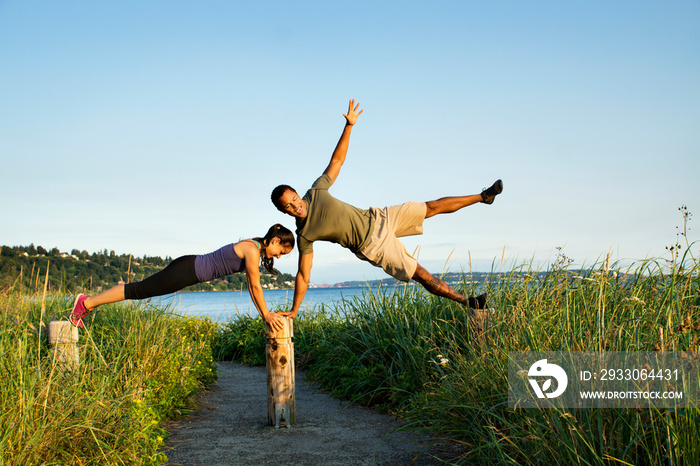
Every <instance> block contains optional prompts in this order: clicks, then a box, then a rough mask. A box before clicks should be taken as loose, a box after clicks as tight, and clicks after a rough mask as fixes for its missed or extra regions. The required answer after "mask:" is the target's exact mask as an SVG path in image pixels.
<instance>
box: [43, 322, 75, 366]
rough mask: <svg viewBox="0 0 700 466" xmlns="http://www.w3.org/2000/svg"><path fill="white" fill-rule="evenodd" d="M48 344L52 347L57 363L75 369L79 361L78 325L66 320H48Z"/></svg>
mask: <svg viewBox="0 0 700 466" xmlns="http://www.w3.org/2000/svg"><path fill="white" fill-rule="evenodd" d="M49 344H50V345H51V346H53V347H54V351H56V361H57V362H58V363H59V364H61V365H63V366H64V367H66V368H67V369H77V367H78V364H79V363H80V356H79V353H78V327H76V326H75V325H73V324H71V323H70V322H68V321H66V320H54V321H51V322H49Z"/></svg>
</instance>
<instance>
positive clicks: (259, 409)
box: [164, 362, 446, 466]
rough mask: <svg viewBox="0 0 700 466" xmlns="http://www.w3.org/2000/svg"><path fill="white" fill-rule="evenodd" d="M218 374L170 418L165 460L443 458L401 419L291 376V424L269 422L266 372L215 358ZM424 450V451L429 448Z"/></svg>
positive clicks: (327, 463) (208, 465) (210, 465)
mask: <svg viewBox="0 0 700 466" xmlns="http://www.w3.org/2000/svg"><path fill="white" fill-rule="evenodd" d="M218 374H219V380H218V382H217V383H216V384H215V385H214V386H213V387H212V389H211V390H209V391H207V392H206V393H205V394H203V395H202V396H201V397H200V398H199V400H198V402H199V408H198V409H197V410H196V411H195V412H194V413H193V414H192V415H190V416H187V417H185V418H183V419H180V420H178V421H177V422H170V423H168V425H167V427H168V430H169V432H170V438H169V439H168V442H167V444H166V445H165V448H164V451H165V453H166V454H167V455H168V458H169V459H170V462H169V463H168V464H170V465H181V466H189V465H197V466H200V465H204V466H219V465H227V466H228V465H255V466H260V465H273V464H274V465H294V466H297V465H313V466H317V465H324V466H333V465H343V466H346V465H391V466H401V465H409V464H410V465H416V466H425V465H435V464H441V465H444V464H445V463H444V462H442V461H439V460H438V459H437V458H436V456H434V455H435V454H440V456H444V455H445V454H446V450H444V449H437V447H435V446H433V447H432V449H431V445H432V443H431V442H430V440H429V439H428V438H426V437H422V436H419V435H417V434H413V433H409V432H395V431H396V430H397V429H398V428H399V427H401V423H400V422H399V421H398V420H396V419H395V418H394V417H391V416H386V415H383V414H380V413H378V412H376V411H373V410H370V409H365V408H362V407H359V406H356V405H354V404H351V403H347V402H341V401H338V400H337V399H334V398H331V397H330V396H329V395H328V394H327V393H326V392H322V391H319V390H316V389H315V388H314V387H313V386H309V385H308V384H307V382H306V380H305V378H304V374H303V373H299V372H297V374H296V397H297V399H296V422H297V423H296V425H295V426H293V427H292V428H289V429H287V428H284V427H282V428H279V429H276V428H274V427H269V426H268V425H267V394H266V389H267V386H266V371H265V368H264V367H250V366H244V365H241V364H238V363H230V362H221V363H218ZM428 450H430V451H428Z"/></svg>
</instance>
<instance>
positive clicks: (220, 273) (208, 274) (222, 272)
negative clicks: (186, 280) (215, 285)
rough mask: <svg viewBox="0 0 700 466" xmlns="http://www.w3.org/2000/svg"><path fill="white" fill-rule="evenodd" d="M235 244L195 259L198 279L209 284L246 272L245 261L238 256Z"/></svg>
mask: <svg viewBox="0 0 700 466" xmlns="http://www.w3.org/2000/svg"><path fill="white" fill-rule="evenodd" d="M233 246H234V243H231V244H227V245H226V246H224V247H223V248H219V249H217V250H216V251H214V252H210V253H209V254H201V255H199V256H197V257H195V259H194V272H195V274H197V278H198V279H199V280H201V281H203V282H208V281H210V280H214V279H216V278H221V277H224V276H226V275H231V274H233V273H238V272H243V271H244V270H245V260H244V259H241V258H240V257H238V256H237V255H236V251H234V250H233Z"/></svg>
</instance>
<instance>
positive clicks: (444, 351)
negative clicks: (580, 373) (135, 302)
mask: <svg viewBox="0 0 700 466" xmlns="http://www.w3.org/2000/svg"><path fill="white" fill-rule="evenodd" d="M688 251H689V249H686V252H685V254H684V255H680V254H679V249H675V248H674V249H673V250H671V253H672V259H671V260H669V261H644V262H640V263H638V264H634V265H632V266H631V267H627V268H625V269H621V268H620V267H618V266H617V265H616V264H605V263H602V264H595V265H594V266H592V267H590V268H588V269H587V271H586V272H580V271H577V272H571V271H568V270H567V266H568V264H569V260H568V259H567V258H566V257H565V256H564V255H563V254H560V256H559V257H558V260H557V261H556V262H555V263H554V264H552V265H551V266H550V267H549V269H548V270H546V271H545V272H546V273H538V272H541V271H536V270H531V269H529V268H527V267H525V266H523V267H522V268H521V269H519V270H513V271H512V272H510V273H508V274H492V276H491V278H490V280H489V281H488V282H487V283H485V284H483V285H481V288H480V289H479V290H476V289H470V286H472V285H466V284H467V283H470V280H469V278H470V277H469V276H468V275H465V277H464V285H463V286H462V289H463V291H465V292H466V293H468V294H476V293H478V292H481V291H483V289H486V290H487V291H488V292H489V295H490V309H491V311H492V313H493V322H492V325H491V326H490V327H488V328H487V329H486V330H485V331H483V332H480V333H475V332H473V331H471V330H470V322H469V317H468V314H467V312H465V310H464V309H463V308H461V307H460V306H457V305H455V304H454V303H452V302H450V301H447V300H444V299H438V298H435V297H434V296H431V295H428V294H426V293H424V292H422V290H421V289H420V288H419V287H406V288H394V289H393V290H380V291H379V292H377V293H374V294H372V293H369V292H368V293H367V294H365V296H364V297H362V298H360V299H358V298H356V299H353V300H350V301H344V302H342V303H341V304H340V305H339V306H338V307H336V308H334V309H326V308H317V309H316V310H317V312H316V313H307V314H305V315H302V316H300V317H298V318H297V320H296V321H295V349H296V356H297V359H298V365H300V366H303V367H305V368H306V370H307V376H309V377H311V378H312V379H315V380H317V381H319V382H321V384H322V386H323V387H324V388H326V389H328V390H331V391H332V393H333V394H334V395H336V396H338V397H341V398H346V399H352V400H355V401H357V402H359V403H362V404H365V405H371V406H376V407H379V408H380V409H383V410H384V411H386V412H391V413H396V414H398V415H400V416H401V417H403V418H404V419H405V420H406V421H407V423H408V424H409V425H410V426H412V427H416V428H421V429H425V430H427V431H428V432H429V433H431V434H433V435H434V436H436V437H442V438H448V439H451V440H452V441H453V442H455V443H457V444H458V445H460V446H461V447H462V450H463V452H464V454H463V456H462V457H461V458H459V459H458V460H457V461H456V462H457V463H458V464H475V463H476V464H582V465H588V464H591V465H593V464H635V465H644V464H648V465H657V464H693V465H696V464H700V442H699V441H698V440H699V439H700V410H698V409H697V406H696V407H695V409H690V410H678V411H671V410H654V409H638V410H635V409H578V410H554V409H541V410H537V409H527V410H525V409H512V408H509V407H508V404H507V393H508V380H507V375H508V370H507V357H508V352H510V351H531V350H541V351H656V350H665V351H700V294H699V293H700V279H699V278H698V271H699V265H700V263H698V261H697V260H695V258H693V257H692V256H691V255H690V254H689V253H688ZM262 332H263V327H262V322H261V321H260V319H252V318H243V319H241V320H238V321H235V322H231V323H229V324H228V325H227V327H226V328H225V329H222V335H221V338H220V341H219V344H218V345H217V348H216V351H215V354H218V355H219V356H220V357H234V358H235V359H237V360H240V361H244V362H247V363H251V364H264V360H263V359H262V357H261V355H264V350H263V348H264V344H265V341H264V339H263V338H261V337H260V335H262ZM695 383H696V384H700V381H696V382H695Z"/></svg>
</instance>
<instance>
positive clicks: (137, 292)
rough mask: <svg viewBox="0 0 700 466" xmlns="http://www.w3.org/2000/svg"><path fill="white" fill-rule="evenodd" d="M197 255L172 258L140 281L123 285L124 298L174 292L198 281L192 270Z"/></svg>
mask: <svg viewBox="0 0 700 466" xmlns="http://www.w3.org/2000/svg"><path fill="white" fill-rule="evenodd" d="M195 257H197V256H182V257H178V258H177V259H175V260H173V261H172V262H171V263H169V264H168V266H167V267H166V268H164V269H163V270H161V271H160V272H157V273H154V274H153V275H151V276H150V277H148V278H144V279H143V280H141V281H140V282H136V283H127V284H126V285H124V298H126V299H145V298H151V297H153V296H162V295H164V294H170V293H175V292H176V291H179V290H181V289H183V288H185V287H186V286H190V285H194V284H195V283H199V279H198V278H197V274H196V273H195V271H194V259H195Z"/></svg>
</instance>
